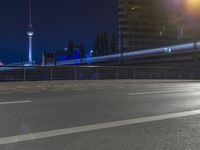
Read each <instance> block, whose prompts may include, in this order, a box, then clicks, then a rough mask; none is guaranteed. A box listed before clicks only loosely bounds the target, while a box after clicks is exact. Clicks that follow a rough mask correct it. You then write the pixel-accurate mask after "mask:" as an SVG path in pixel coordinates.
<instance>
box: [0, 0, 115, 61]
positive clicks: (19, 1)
mask: <svg viewBox="0 0 200 150" xmlns="http://www.w3.org/2000/svg"><path fill="white" fill-rule="evenodd" d="M32 3H33V6H32V7H33V30H34V37H33V58H34V60H36V61H37V62H39V61H41V54H42V52H43V51H54V50H62V49H64V48H65V47H66V45H67V41H68V39H73V40H74V41H75V42H76V43H77V44H79V41H80V39H81V38H82V39H83V41H84V43H85V45H86V47H87V49H88V50H89V49H90V48H91V47H92V44H93V39H94V37H95V35H96V34H97V33H101V32H104V31H107V32H108V33H109V34H111V33H113V32H115V33H117V0H33V2H32ZM0 18H1V22H0V60H2V61H3V62H6V63H10V62H19V61H21V60H22V59H25V60H27V58H28V36H27V34H26V31H27V28H28V0H1V5H0Z"/></svg>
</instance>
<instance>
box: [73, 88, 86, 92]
mask: <svg viewBox="0 0 200 150" xmlns="http://www.w3.org/2000/svg"><path fill="white" fill-rule="evenodd" d="M73 90H74V91H84V90H86V89H85V88H83V89H73Z"/></svg>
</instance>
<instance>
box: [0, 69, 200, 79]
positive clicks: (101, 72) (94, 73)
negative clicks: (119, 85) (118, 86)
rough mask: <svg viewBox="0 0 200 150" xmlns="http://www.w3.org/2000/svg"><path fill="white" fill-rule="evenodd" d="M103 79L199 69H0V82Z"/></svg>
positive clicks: (192, 75) (189, 73)
mask: <svg viewBox="0 0 200 150" xmlns="http://www.w3.org/2000/svg"><path fill="white" fill-rule="evenodd" d="M105 79H200V69H183V68H163V67H162V68H159V67H156V68H154V67H131V66H74V67H68V66H64V67H1V68H0V81H1V82H6V81H43V80H105Z"/></svg>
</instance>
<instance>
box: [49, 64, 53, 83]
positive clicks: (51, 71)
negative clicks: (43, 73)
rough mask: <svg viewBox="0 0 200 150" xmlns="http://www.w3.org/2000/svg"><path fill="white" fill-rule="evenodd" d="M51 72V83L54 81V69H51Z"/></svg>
mask: <svg viewBox="0 0 200 150" xmlns="http://www.w3.org/2000/svg"><path fill="white" fill-rule="evenodd" d="M50 71H51V81H52V80H53V68H52V67H51V69H50Z"/></svg>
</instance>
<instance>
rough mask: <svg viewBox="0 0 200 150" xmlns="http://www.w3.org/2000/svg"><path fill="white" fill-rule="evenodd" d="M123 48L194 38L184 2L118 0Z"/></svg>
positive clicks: (152, 45)
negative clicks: (184, 14)
mask: <svg viewBox="0 0 200 150" xmlns="http://www.w3.org/2000/svg"><path fill="white" fill-rule="evenodd" d="M118 1H119V8H118V9H119V11H118V13H119V14H118V15H119V20H118V21H119V49H120V50H121V51H123V52H127V51H135V50H142V49H148V48H155V47H161V46H165V45H173V44H176V43H178V42H186V41H189V40H191V39H192V36H191V35H190V33H191V32H190V29H189V28H191V27H189V28H188V25H186V21H185V18H184V19H183V7H182V5H180V4H178V3H175V2H174V0H118Z"/></svg>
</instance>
